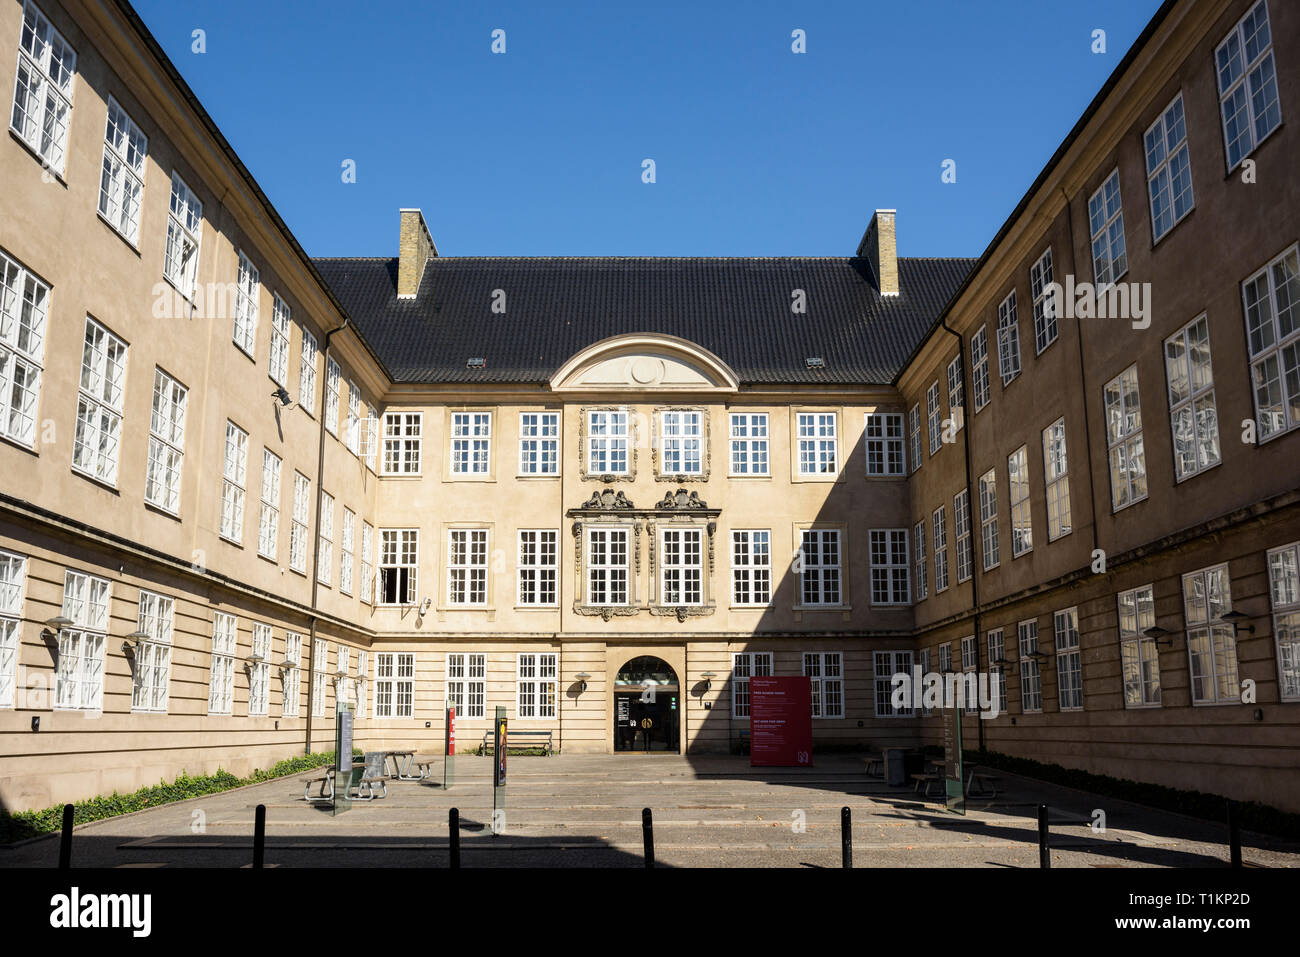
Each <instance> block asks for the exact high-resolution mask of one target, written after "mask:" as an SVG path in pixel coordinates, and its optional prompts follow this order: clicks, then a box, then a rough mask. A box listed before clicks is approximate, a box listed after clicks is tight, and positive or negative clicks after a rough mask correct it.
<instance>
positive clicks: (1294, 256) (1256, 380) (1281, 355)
mask: <svg viewBox="0 0 1300 957" xmlns="http://www.w3.org/2000/svg"><path fill="white" fill-rule="evenodd" d="M1279 278H1281V279H1282V283H1279ZM1281 284H1284V285H1285V288H1286V289H1287V297H1288V302H1289V305H1290V308H1289V309H1288V310H1287V313H1286V314H1287V316H1288V317H1289V321H1290V323H1291V329H1290V331H1289V332H1284V330H1283V326H1282V324H1281V323H1280V322H1279V310H1278V303H1279V295H1278V289H1279V285H1281ZM1252 297H1253V302H1252ZM1298 298H1300V244H1295V245H1292V246H1291V247H1290V248H1288V249H1286V250H1283V252H1282V253H1280V254H1279V255H1278V256H1276V257H1275V258H1274V259H1273V260H1272V261H1270V262H1269V263H1268V264H1267V265H1266V266H1264V268H1262V269H1260V270H1258V271H1257V272H1256V273H1255V274H1254V275H1252V276H1251V277H1250V278H1248V279H1247V280H1246V281H1245V282H1243V283H1242V284H1241V299H1242V307H1243V310H1244V316H1245V321H1246V344H1247V348H1248V349H1249V352H1250V376H1251V385H1252V388H1251V393H1252V395H1253V397H1254V402H1255V422H1256V423H1257V426H1258V441H1259V442H1260V443H1261V444H1262V443H1264V442H1267V441H1269V440H1270V439H1273V438H1275V437H1277V436H1279V435H1284V434H1285V433H1287V432H1290V431H1291V430H1292V429H1294V428H1296V427H1297V426H1300V392H1297V391H1292V390H1290V389H1289V388H1288V382H1289V381H1290V382H1293V381H1295V377H1296V376H1297V375H1300V371H1298V370H1300V304H1298V303H1297V299H1298ZM1265 308H1266V309H1267V312H1268V315H1267V316H1265V315H1264V310H1265ZM1265 334H1267V341H1266V340H1265ZM1288 357H1289V358H1290V362H1291V365H1290V367H1289V368H1287V359H1288ZM1270 367H1271V368H1270ZM1288 373H1289V374H1288ZM1264 390H1267V393H1268V399H1267V403H1268V406H1267V411H1268V413H1269V417H1268V418H1267V419H1266V418H1265V415H1264V413H1265V409H1264V407H1263V406H1262V405H1261V401H1260V400H1261V393H1262V392H1263V391H1264ZM1288 393H1289V394H1288ZM1275 410H1276V411H1275Z"/></svg>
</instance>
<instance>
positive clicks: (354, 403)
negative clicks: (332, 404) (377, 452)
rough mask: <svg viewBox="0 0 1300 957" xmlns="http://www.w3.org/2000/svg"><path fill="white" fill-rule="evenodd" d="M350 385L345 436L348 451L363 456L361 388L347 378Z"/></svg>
mask: <svg viewBox="0 0 1300 957" xmlns="http://www.w3.org/2000/svg"><path fill="white" fill-rule="evenodd" d="M346 381H347V386H348V412H347V415H348V417H347V419H346V421H345V424H344V432H343V434H344V437H345V439H346V442H347V447H348V451H349V452H351V453H352V454H353V455H355V456H356V457H357V458H361V390H360V389H359V388H357V384H356V383H355V382H353V381H352V380H351V379H348V380H346Z"/></svg>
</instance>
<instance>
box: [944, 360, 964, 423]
mask: <svg viewBox="0 0 1300 957" xmlns="http://www.w3.org/2000/svg"><path fill="white" fill-rule="evenodd" d="M948 417H949V419H950V420H951V421H952V425H953V432H954V433H956V432H960V431H961V427H962V426H963V425H965V424H966V393H965V384H964V383H963V382H962V372H961V350H960V349H959V350H958V351H957V355H956V356H954V357H953V360H952V361H951V362H949V363H948Z"/></svg>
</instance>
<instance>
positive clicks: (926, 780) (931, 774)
mask: <svg viewBox="0 0 1300 957" xmlns="http://www.w3.org/2000/svg"><path fill="white" fill-rule="evenodd" d="M912 780H913V781H915V782H916V783H915V784H914V785H913V786H912V790H913V791H916V792H917V793H918V794H920V793H921V785H922V784H924V785H925V797H929V796H930V786H931V785H935V786H937V787H938V788H939V793H940V794H942V793H943V774H942V773H941V772H938V771H927V772H926V773H925V774H913V775H912Z"/></svg>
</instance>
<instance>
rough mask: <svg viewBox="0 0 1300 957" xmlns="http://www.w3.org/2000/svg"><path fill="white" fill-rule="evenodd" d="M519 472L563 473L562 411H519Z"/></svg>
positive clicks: (522, 473) (525, 473)
mask: <svg viewBox="0 0 1300 957" xmlns="http://www.w3.org/2000/svg"><path fill="white" fill-rule="evenodd" d="M519 474H520V475H522V476H529V475H559V474H560V413H558V412H520V413H519Z"/></svg>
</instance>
